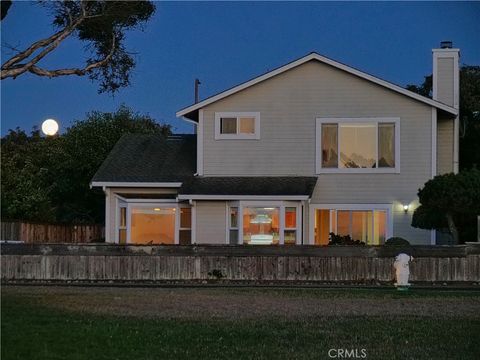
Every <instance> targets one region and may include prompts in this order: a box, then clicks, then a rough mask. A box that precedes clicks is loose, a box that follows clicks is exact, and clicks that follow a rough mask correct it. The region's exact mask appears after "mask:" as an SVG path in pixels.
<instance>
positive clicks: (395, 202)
mask: <svg viewBox="0 0 480 360" xmlns="http://www.w3.org/2000/svg"><path fill="white" fill-rule="evenodd" d="M442 45H443V46H442V48H440V49H434V50H433V99H430V98H427V97H423V96H420V95H418V94H416V93H413V92H410V91H408V90H406V89H404V88H402V87H399V86H397V85H394V84H392V83H390V82H388V81H385V80H382V79H379V78H377V77H375V76H372V75H370V74H366V73H364V72H362V71H359V70H357V69H354V68H352V67H349V66H347V65H344V64H342V63H339V62H336V61H334V60H331V59H329V58H326V57H324V56H321V55H319V54H317V53H311V54H308V55H306V56H304V57H302V58H300V59H298V60H295V61H293V62H291V63H289V64H286V65H284V66H282V67H279V68H277V69H275V70H273V71H270V72H268V73H266V74H263V75H261V76H258V77H256V78H254V79H252V80H249V81H247V82H244V83H242V84H240V85H237V86H235V87H232V88H230V89H228V90H226V91H224V92H221V93H219V94H217V95H214V96H211V97H209V98H207V99H205V100H202V101H200V102H198V103H195V104H193V105H191V106H188V107H186V108H184V109H182V110H180V111H179V112H178V113H177V116H179V117H182V118H183V119H184V120H186V121H189V122H191V123H193V124H194V126H195V134H193V135H176V136H171V137H169V138H167V139H165V138H162V137H159V136H151V135H126V136H124V137H122V138H121V139H120V141H119V142H118V143H117V144H116V146H115V147H114V149H113V150H112V152H111V153H110V155H109V156H108V158H107V159H106V160H105V162H104V163H103V165H102V166H101V167H100V169H99V170H98V172H97V173H96V175H95V176H94V178H93V180H92V186H101V187H103V189H104V192H105V195H106V207H105V211H106V241H107V242H111V243H121V244H122V243H123V244H125V243H127V244H130V243H132V244H145V243H153V244H251V245H254V244H275V245H280V246H282V245H295V244H297V245H299V244H311V245H326V244H327V243H328V237H329V233H331V232H333V233H336V234H340V235H350V236H351V237H352V238H353V239H355V240H361V241H364V242H366V243H367V244H372V245H373V244H382V243H383V242H384V241H385V240H386V239H388V238H390V237H392V236H401V237H404V238H406V239H408V240H409V241H410V242H411V243H413V244H435V243H436V239H435V236H436V235H435V232H434V231H426V230H420V229H416V228H413V227H412V226H411V219H412V214H413V211H414V210H415V208H416V207H417V206H418V199H417V191H418V189H419V188H420V187H422V186H423V184H424V183H425V182H426V181H427V180H429V179H431V178H432V177H434V176H435V175H437V174H442V173H447V172H452V171H453V172H456V171H458V138H459V136H458V109H459V68H458V63H459V50H458V49H453V48H451V44H448V43H442Z"/></svg>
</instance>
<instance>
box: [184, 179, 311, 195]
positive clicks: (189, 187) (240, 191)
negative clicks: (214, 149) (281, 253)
mask: <svg viewBox="0 0 480 360" xmlns="http://www.w3.org/2000/svg"><path fill="white" fill-rule="evenodd" d="M316 182H317V178H316V177H305V176H268V177H264V176H254V177H195V178H193V179H189V180H187V181H185V182H183V184H182V186H181V187H180V189H179V192H178V194H179V195H178V197H179V199H181V198H184V199H194V198H198V199H200V198H208V197H211V198H214V199H215V198H222V197H224V198H231V197H234V196H265V197H267V196H275V197H280V196H283V197H286V198H292V197H299V198H300V197H301V198H309V197H311V196H312V193H313V190H314V188H315V184H316Z"/></svg>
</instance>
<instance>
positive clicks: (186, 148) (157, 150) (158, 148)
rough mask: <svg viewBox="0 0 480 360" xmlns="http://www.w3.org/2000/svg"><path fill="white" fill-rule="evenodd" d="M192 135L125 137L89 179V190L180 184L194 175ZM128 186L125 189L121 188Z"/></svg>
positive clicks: (137, 135) (194, 154) (130, 135)
mask: <svg viewBox="0 0 480 360" xmlns="http://www.w3.org/2000/svg"><path fill="white" fill-rule="evenodd" d="M196 157H197V155H196V141H195V135H174V136H169V137H163V136H161V135H144V134H126V135H124V136H122V137H121V138H120V140H118V142H117V143H116V144H115V146H114V147H113V149H112V151H111V152H110V154H109V155H108V156H107V158H106V159H105V161H104V162H103V163H102V165H101V166H100V168H99V169H98V171H97V172H96V174H95V175H94V176H93V179H92V183H91V184H92V186H124V185H122V184H130V183H136V184H138V186H155V185H157V186H158V185H159V183H179V185H178V186H180V183H181V182H182V181H184V180H185V179H187V178H189V177H193V174H194V173H195V171H196ZM125 186H129V185H125Z"/></svg>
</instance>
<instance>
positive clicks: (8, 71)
mask: <svg viewBox="0 0 480 360" xmlns="http://www.w3.org/2000/svg"><path fill="white" fill-rule="evenodd" d="M83 20H84V18H83V17H81V18H79V19H78V20H77V21H76V22H75V23H73V24H72V25H70V26H67V27H66V28H64V29H63V30H61V31H59V32H57V33H55V34H53V35H52V36H50V37H48V38H46V39H42V40H39V41H37V42H35V43H33V44H32V45H31V46H30V47H29V48H28V49H27V50H25V51H22V52H20V53H19V54H17V55H15V56H13V57H12V58H10V59H9V60H7V61H6V62H5V63H4V64H3V65H2V72H1V79H5V78H7V77H15V76H18V75H20V74H22V73H24V72H25V71H28V69H29V67H30V66H32V65H34V64H36V63H37V62H38V61H39V60H41V59H42V58H43V57H44V56H45V55H47V54H48V53H49V52H51V51H52V50H53V49H55V48H56V47H57V46H58V45H59V44H60V42H62V41H63V40H65V38H67V37H68V36H69V35H70V34H71V33H72V32H73V31H74V30H75V29H76V28H77V27H78V26H79V25H80V24H81V23H82V21H83ZM50 44H52V45H51V46H49V47H48V48H47V49H45V50H43V51H42V52H41V53H40V54H39V55H37V56H36V57H35V58H34V59H32V60H31V61H29V62H28V63H26V64H24V65H23V66H21V67H20V66H14V65H17V64H18V63H19V62H20V61H22V60H25V59H26V58H28V57H29V56H30V55H32V54H33V53H34V52H35V51H36V50H38V49H40V48H44V47H46V46H48V45H50Z"/></svg>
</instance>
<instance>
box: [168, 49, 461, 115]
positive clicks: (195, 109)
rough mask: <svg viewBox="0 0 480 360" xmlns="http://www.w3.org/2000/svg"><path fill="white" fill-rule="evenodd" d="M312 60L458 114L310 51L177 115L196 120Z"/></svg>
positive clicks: (444, 105) (451, 109)
mask: <svg viewBox="0 0 480 360" xmlns="http://www.w3.org/2000/svg"><path fill="white" fill-rule="evenodd" d="M311 60H317V61H320V62H322V63H325V64H327V65H330V66H333V67H335V68H338V69H340V70H343V71H346V72H348V73H350V74H352V75H355V76H358V77H360V78H363V79H365V80H368V81H371V82H373V83H375V84H377V85H380V86H383V87H385V88H388V89H390V90H393V91H395V92H397V93H400V94H403V95H405V96H408V97H410V98H412V99H415V100H417V101H420V102H423V103H425V104H428V105H430V106H433V107H435V108H437V109H441V110H444V111H446V112H448V113H450V114H452V115H455V116H456V115H458V110H457V109H455V108H453V107H451V106H448V105H446V104H443V103H441V102H439V101H436V100H433V99H430V98H427V97H425V96H422V95H419V94H417V93H414V92H413V91H410V90H407V89H404V88H402V87H401V86H398V85H395V84H393V83H390V82H388V81H386V80H382V79H380V78H377V77H375V76H373V75H370V74H367V73H365V72H362V71H360V70H357V69H355V68H352V67H350V66H348V65H345V64H342V63H339V62H337V61H335V60H332V59H329V58H327V57H324V56H322V55H320V54H317V53H310V54H308V55H306V56H304V57H302V58H300V59H297V60H295V61H292V62H290V63H288V64H286V65H283V66H281V67H279V68H277V69H275V70H272V71H269V72H267V73H265V74H263V75H260V76H258V77H255V78H253V79H251V80H249V81H246V82H244V83H242V84H239V85H237V86H234V87H232V88H230V89H228V90H225V91H223V92H221V93H218V94H216V95H213V96H210V97H208V98H206V99H205V100H203V101H200V102H198V103H196V104H193V105H190V106H188V107H186V108H183V109H181V110H179V111H178V112H177V113H176V116H177V117H185V118H188V119H191V120H194V116H195V115H197V117H198V110H199V109H201V108H203V107H205V106H207V105H209V104H212V103H214V102H216V101H218V100H221V99H223V98H225V97H227V96H230V95H233V94H235V93H237V92H239V91H241V90H244V89H246V88H248V87H250V86H252V85H255V84H257V83H259V82H262V81H264V80H267V79H269V78H271V77H274V76H276V75H278V74H281V73H283V72H285V71H287V70H290V69H292V68H294V67H297V66H299V65H302V64H304V63H306V62H308V61H311Z"/></svg>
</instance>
